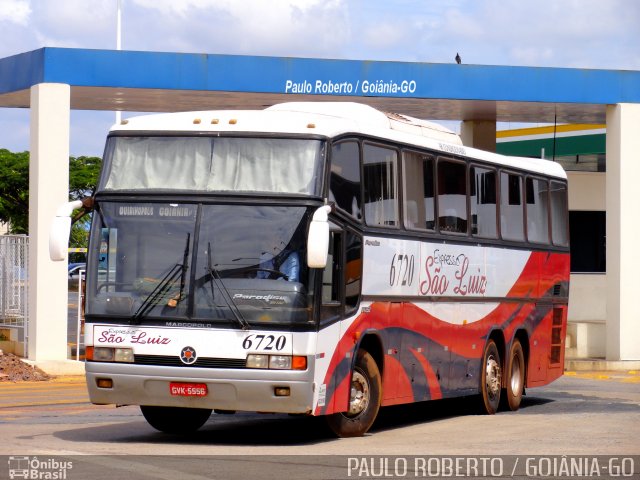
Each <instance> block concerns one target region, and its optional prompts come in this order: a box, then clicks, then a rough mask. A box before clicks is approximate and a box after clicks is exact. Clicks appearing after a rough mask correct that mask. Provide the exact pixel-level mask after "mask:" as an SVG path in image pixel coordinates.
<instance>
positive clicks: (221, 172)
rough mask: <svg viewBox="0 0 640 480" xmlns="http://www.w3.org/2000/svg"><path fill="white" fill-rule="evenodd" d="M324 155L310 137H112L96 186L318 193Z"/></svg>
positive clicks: (112, 188) (142, 188) (163, 189)
mask: <svg viewBox="0 0 640 480" xmlns="http://www.w3.org/2000/svg"><path fill="white" fill-rule="evenodd" d="M323 154H324V142H323V141H321V140H313V139H300V138H271V137H270V138H261V137H260V138H256V137H252V138H246V137H205V136H200V137H179V136H156V137H154V136H145V137H141V136H137V137H118V136H114V137H110V138H109V140H108V142H107V148H106V151H105V158H104V167H103V172H104V173H103V176H102V179H101V184H100V190H103V191H123V190H126V191H131V190H158V191H194V192H225V193H229V192H251V193H281V194H303V195H319V193H320V188H321V179H322V158H323Z"/></svg>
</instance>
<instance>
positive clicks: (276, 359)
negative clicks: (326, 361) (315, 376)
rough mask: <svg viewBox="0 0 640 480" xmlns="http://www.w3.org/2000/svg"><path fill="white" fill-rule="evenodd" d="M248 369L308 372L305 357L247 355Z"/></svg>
mask: <svg viewBox="0 0 640 480" xmlns="http://www.w3.org/2000/svg"><path fill="white" fill-rule="evenodd" d="M246 367H247V368H263V369H267V368H270V369H272V370H306V369H307V357H306V356H304V355H293V356H291V355H264V354H254V353H252V354H249V355H247V362H246Z"/></svg>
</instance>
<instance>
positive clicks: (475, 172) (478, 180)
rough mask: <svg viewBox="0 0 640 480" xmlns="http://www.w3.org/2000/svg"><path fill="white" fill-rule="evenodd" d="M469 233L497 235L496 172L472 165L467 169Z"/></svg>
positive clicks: (482, 235)
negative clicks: (468, 183)
mask: <svg viewBox="0 0 640 480" xmlns="http://www.w3.org/2000/svg"><path fill="white" fill-rule="evenodd" d="M469 179H470V188H471V193H470V204H471V234H472V235H474V236H478V237H483V238H496V237H497V236H498V227H497V225H498V220H497V210H498V209H497V205H496V199H497V195H496V172H495V170H492V169H489V168H482V167H478V166H472V167H471V168H470V169H469Z"/></svg>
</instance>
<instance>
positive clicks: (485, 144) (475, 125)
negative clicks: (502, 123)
mask: <svg viewBox="0 0 640 480" xmlns="http://www.w3.org/2000/svg"><path fill="white" fill-rule="evenodd" d="M460 137H461V138H462V144H463V145H466V146H467V147H473V148H479V149H480V150H486V151H487V152H494V153H495V151H496V121H495V120H464V121H463V122H462V125H461V127H460Z"/></svg>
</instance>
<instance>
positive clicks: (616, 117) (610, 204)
mask: <svg viewBox="0 0 640 480" xmlns="http://www.w3.org/2000/svg"><path fill="white" fill-rule="evenodd" d="M638 131H640V105H639V104H618V105H609V106H608V107H607V174H606V189H607V193H606V198H607V325H606V331H607V360H640V342H638V338H640V307H639V305H638V292H640V275H639V274H638V272H640V248H638V238H640V222H639V221H638V218H639V215H638V198H639V197H638V185H639V184H640V161H639V158H640V157H639V152H640V135H638Z"/></svg>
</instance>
